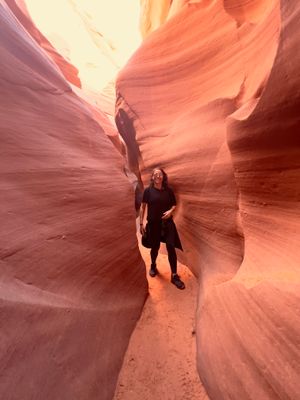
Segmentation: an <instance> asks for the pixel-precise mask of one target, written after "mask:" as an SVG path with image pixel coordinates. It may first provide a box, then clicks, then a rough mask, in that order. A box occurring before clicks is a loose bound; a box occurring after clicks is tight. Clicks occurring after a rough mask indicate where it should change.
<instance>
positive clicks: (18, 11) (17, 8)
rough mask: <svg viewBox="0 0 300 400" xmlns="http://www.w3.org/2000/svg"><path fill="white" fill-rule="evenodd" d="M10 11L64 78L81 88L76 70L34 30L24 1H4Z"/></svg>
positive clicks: (34, 27)
mask: <svg viewBox="0 0 300 400" xmlns="http://www.w3.org/2000/svg"><path fill="white" fill-rule="evenodd" d="M5 2H6V3H7V5H8V6H9V8H10V9H11V11H12V12H13V13H14V14H15V16H16V17H17V19H18V20H19V22H20V23H21V24H22V25H23V26H24V28H25V29H26V31H27V32H28V33H29V34H30V35H31V36H32V37H33V39H34V40H35V41H36V42H37V43H38V44H39V45H40V46H41V47H42V48H43V49H44V50H45V51H46V52H47V54H48V55H49V56H50V57H51V58H52V59H53V61H54V62H55V64H56V65H57V66H58V67H59V68H60V70H61V72H62V73H63V75H64V76H65V78H66V79H67V80H68V81H69V82H70V83H73V84H74V85H76V86H78V87H81V82H80V79H79V77H78V69H77V68H75V67H74V66H73V65H72V64H70V63H69V62H68V61H67V60H66V59H65V58H64V57H62V55H61V54H59V53H58V52H57V51H56V50H55V48H54V47H53V46H52V45H51V43H50V42H49V40H48V39H47V38H46V37H45V36H44V35H43V34H42V33H41V32H40V31H39V30H38V29H37V28H36V26H35V24H34V22H33V21H32V19H31V18H30V15H29V13H28V10H27V7H26V4H25V2H24V0H18V2H16V0H5Z"/></svg>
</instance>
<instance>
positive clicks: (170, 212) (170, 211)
mask: <svg viewBox="0 0 300 400" xmlns="http://www.w3.org/2000/svg"><path fill="white" fill-rule="evenodd" d="M175 208H176V206H172V207H171V208H170V210H168V211H165V212H164V213H163V216H162V217H161V219H168V218H171V217H172V215H173V212H174V211H175Z"/></svg>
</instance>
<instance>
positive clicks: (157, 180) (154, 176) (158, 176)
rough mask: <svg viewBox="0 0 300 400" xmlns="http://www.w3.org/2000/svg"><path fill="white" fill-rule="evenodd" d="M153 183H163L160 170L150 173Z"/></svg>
mask: <svg viewBox="0 0 300 400" xmlns="http://www.w3.org/2000/svg"><path fill="white" fill-rule="evenodd" d="M152 179H153V182H154V183H156V184H160V183H162V181H163V173H162V171H161V170H160V169H155V170H154V171H153V173H152Z"/></svg>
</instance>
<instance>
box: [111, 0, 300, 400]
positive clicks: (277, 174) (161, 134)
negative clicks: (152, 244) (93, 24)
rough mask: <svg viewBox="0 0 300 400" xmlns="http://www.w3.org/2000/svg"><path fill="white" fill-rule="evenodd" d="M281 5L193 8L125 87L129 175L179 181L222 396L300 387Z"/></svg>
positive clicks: (288, 35) (288, 6)
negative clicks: (158, 174)
mask: <svg viewBox="0 0 300 400" xmlns="http://www.w3.org/2000/svg"><path fill="white" fill-rule="evenodd" d="M192 3H193V4H192ZM281 3H282V4H281V10H280V8H279V5H280V4H279V1H273V2H266V1H254V0H253V1H250V2H248V1H235V0H232V1H230V0H229V1H224V3H223V2H222V1H215V2H210V1H204V2H187V4H185V5H182V8H181V10H180V8H179V9H178V10H177V11H176V15H174V17H173V18H170V19H169V20H168V22H166V23H165V24H164V25H163V26H161V27H160V28H159V29H158V30H156V31H155V32H153V33H152V34H150V35H149V36H148V38H146V40H145V41H144V43H143V45H142V46H141V48H140V49H139V50H138V51H137V52H136V53H135V54H134V56H133V57H132V58H131V59H130V61H129V62H128V64H127V66H126V67H125V68H124V69H123V70H122V71H121V73H120V74H119V77H118V81H117V91H118V100H117V113H116V118H117V121H118V122H119V125H120V124H121V125H122V121H123V123H124V121H125V123H126V125H127V127H130V128H129V129H127V131H126V135H124V133H123V132H122V130H120V131H121V133H122V134H123V135H124V140H125V141H126V143H127V144H128V149H129V152H130V157H131V167H132V169H133V170H134V171H137V176H139V173H141V175H142V178H143V181H144V183H145V182H147V180H148V178H149V173H150V171H151V169H152V168H153V167H155V166H157V165H161V166H162V167H164V168H165V169H166V171H167V172H168V173H169V176H170V178H171V179H170V180H171V185H172V186H173V187H175V189H176V193H177V197H178V199H179V206H178V214H177V217H176V222H177V225H178V230H179V232H180V234H181V237H182V242H183V247H184V249H185V252H184V255H183V257H182V259H183V261H184V262H185V263H186V264H187V265H188V266H189V267H190V268H191V269H192V270H193V271H194V273H195V274H196V275H197V276H198V277H199V287H200V296H199V305H198V324H197V339H198V369H199V373H200V376H201V379H202V381H203V382H204V384H205V387H206V389H207V392H208V394H209V396H210V398H211V399H216V400H221V399H228V398H230V399H235V400H241V399H243V400H248V399H249V400H250V399H251V400H267V399H268V400H269V399H272V400H273V399H287V398H289V399H294V398H297V396H298V393H300V384H299V373H300V367H299V362H298V360H299V358H300V357H299V356H300V354H299V342H300V337H299V336H300V334H299V332H300V315H299V306H298V304H299V293H300V287H299V278H300V275H299V268H298V266H299V242H300V240H299V239H300V237H299V236H300V235H299V231H300V230H299V227H300V226H299V225H300V223H299V221H300V218H299V217H300V215H299V214H300V207H299V200H300V198H299V193H300V192H299V190H300V187H299V182H300V174H299V159H300V146H299V144H300V142H299V135H298V131H299V93H298V92H299V91H297V89H296V88H298V87H299V73H298V71H299V67H300V58H299V57H300V56H299V51H297V41H298V26H297V22H296V21H298V20H299V14H300V7H299V5H298V3H297V2H296V1H291V2H290V1H282V2H281ZM281 20H282V22H281ZM275 57H276V58H275Z"/></svg>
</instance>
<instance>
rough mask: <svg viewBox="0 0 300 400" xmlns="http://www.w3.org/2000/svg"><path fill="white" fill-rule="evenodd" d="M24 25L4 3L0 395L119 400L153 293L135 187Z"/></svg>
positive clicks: (0, 6)
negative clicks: (135, 332)
mask: <svg viewBox="0 0 300 400" xmlns="http://www.w3.org/2000/svg"><path fill="white" fill-rule="evenodd" d="M23 26H26V24H24V25H23ZM23 26H22V25H21V24H20V23H19V22H18V21H17V19H16V17H15V16H14V15H13V14H12V12H11V11H10V10H9V8H8V7H7V5H6V3H5V2H3V1H1V2H0V51H1V62H0V92H1V96H0V134H1V150H0V152H1V157H0V170H1V172H0V176H1V179H0V188H1V200H0V202H1V209H0V210H1V211H0V214H1V215H0V220H1V233H0V243H1V244H0V266H1V268H0V307H1V314H0V315H1V317H0V320H1V339H0V347H1V365H0V375H1V379H0V398H1V399H10V400H20V399H22V400H32V399H41V400H42V399H43V400H46V399H49V400H50V399H51V400H53V399H55V400H59V399H61V400H66V399H70V400H71V399H72V400H76V399H78V400H82V399H89V400H92V399H95V400H96V399H97V400H98V399H100V398H101V399H111V398H112V396H113V392H114V387H115V383H116V379H117V376H118V372H119V369H120V367H121V363H122V359H123V355H124V352H125V350H126V347H127V343H128V340H129V336H130V334H131V332H132V329H133V328H134V325H135V323H136V320H137V319H138V317H139V314H140V311H141V308H142V306H143V302H144V299H145V296H146V292H147V286H146V280H145V276H144V275H145V272H144V263H143V261H142V259H141V257H140V254H139V251H138V247H137V240H136V234H135V233H136V232H135V210H134V199H133V197H134V194H133V188H132V186H131V184H130V183H129V181H128V179H127V178H126V176H125V174H124V159H123V158H122V157H121V155H120V154H119V153H118V152H117V151H116V150H115V148H114V147H113V145H112V143H111V142H110V140H109V139H108V138H107V136H106V135H105V134H104V128H103V127H102V126H101V124H99V119H97V118H96V117H95V114H94V110H93V109H92V108H91V107H90V106H89V104H88V103H87V102H84V101H83V100H82V99H80V98H79V97H78V96H77V95H76V94H75V93H74V92H73V91H72V90H71V87H70V85H69V84H68V83H67V81H66V80H65V78H64V76H63V75H62V73H61V71H60V70H59V68H58V67H56V65H55V64H54V62H53V60H52V59H50V58H49V57H48V56H47V54H46V53H45V52H44V51H43V50H42V49H41V48H40V47H39V46H38V45H37V44H36V42H35V41H34V40H33V39H32V37H31V36H30V35H29V34H28V33H27V32H26V31H25V29H24V28H23ZM99 118H100V117H99Z"/></svg>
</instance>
